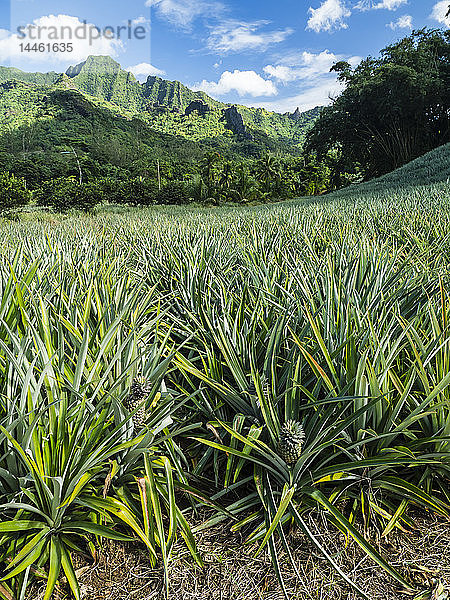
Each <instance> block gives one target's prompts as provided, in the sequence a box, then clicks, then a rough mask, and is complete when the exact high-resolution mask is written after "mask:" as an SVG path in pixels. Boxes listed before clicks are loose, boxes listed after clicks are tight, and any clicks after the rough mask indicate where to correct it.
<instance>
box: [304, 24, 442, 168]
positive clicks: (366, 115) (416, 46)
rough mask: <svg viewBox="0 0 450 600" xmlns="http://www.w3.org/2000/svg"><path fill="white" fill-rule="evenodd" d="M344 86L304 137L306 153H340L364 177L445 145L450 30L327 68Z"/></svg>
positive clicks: (423, 34)
mask: <svg viewBox="0 0 450 600" xmlns="http://www.w3.org/2000/svg"><path fill="white" fill-rule="evenodd" d="M331 70H332V71H336V72H337V73H338V74H339V80H340V81H342V82H343V83H345V84H346V87H345V89H344V91H343V92H342V93H341V95H340V96H338V97H337V98H336V99H335V100H334V101H333V103H332V105H331V106H329V107H326V108H325V109H323V111H322V113H321V116H320V118H319V119H318V121H317V122H316V124H315V125H314V127H313V128H312V130H311V131H310V133H309V135H308V139H307V150H312V151H316V152H317V153H318V155H319V156H325V155H326V154H327V153H328V152H329V151H330V150H336V149H337V150H339V151H340V152H341V153H342V155H343V156H345V158H346V160H347V161H350V162H352V163H353V164H359V165H360V166H361V168H362V171H363V173H364V174H365V176H366V177H367V178H369V177H373V176H376V175H382V174H383V173H386V172H388V171H391V170H392V169H394V168H396V167H399V166H401V165H403V164H404V163H406V162H408V161H410V160H412V159H414V158H416V157H417V156H420V155H421V154H424V153H425V152H427V151H429V150H432V149H433V148H435V147H437V146H439V145H441V144H444V143H446V142H448V141H450V31H448V30H447V31H442V30H429V29H422V30H420V31H414V32H412V34H411V35H410V36H408V37H405V38H404V39H402V40H400V41H399V42H397V43H395V44H392V45H390V46H387V47H386V48H384V49H383V50H382V51H381V53H380V57H379V58H372V57H368V58H366V59H365V60H363V61H362V62H361V63H360V64H359V65H358V66H357V67H356V68H355V69H352V67H351V66H350V64H349V63H346V62H343V61H341V62H338V63H336V64H335V65H334V66H333V67H332V69H331Z"/></svg>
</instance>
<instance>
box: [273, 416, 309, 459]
mask: <svg viewBox="0 0 450 600" xmlns="http://www.w3.org/2000/svg"><path fill="white" fill-rule="evenodd" d="M304 439H305V432H304V431H303V427H302V426H301V424H300V423H299V422H298V421H286V423H285V424H284V425H283V426H282V428H281V429H280V439H279V441H278V452H279V454H280V456H281V458H282V459H283V460H284V461H286V462H287V463H288V465H291V464H293V463H295V462H297V460H298V459H299V458H300V454H301V453H302V443H303V440H304Z"/></svg>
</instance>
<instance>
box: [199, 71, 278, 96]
mask: <svg viewBox="0 0 450 600" xmlns="http://www.w3.org/2000/svg"><path fill="white" fill-rule="evenodd" d="M193 89H194V90H201V91H203V92H206V93H207V94H210V95H211V96H224V95H226V94H229V93H230V92H237V93H238V94H239V96H253V97H255V98H256V97H260V96H276V95H277V93H278V91H277V88H276V87H275V84H274V83H273V82H272V81H269V80H267V79H264V78H263V77H261V75H258V73H255V71H239V69H235V70H234V71H233V72H231V71H224V72H223V73H222V75H221V76H220V79H219V81H217V82H215V81H206V80H205V79H204V80H203V81H202V82H201V83H198V84H196V85H195V86H194V88H193Z"/></svg>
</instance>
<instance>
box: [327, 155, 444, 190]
mask: <svg viewBox="0 0 450 600" xmlns="http://www.w3.org/2000/svg"><path fill="white" fill-rule="evenodd" d="M449 182H450V144H445V145H444V146H439V148H435V149H434V150H431V152H427V154H424V155H423V156H419V158H416V159H415V160H413V161H411V162H410V163H407V164H406V165H403V167H400V168H399V169H396V170H395V171H392V172H391V173H387V174H386V175H383V176H382V177H378V178H377V179H372V180H370V181H367V182H365V183H361V184H354V185H350V186H349V187H347V188H344V189H342V190H339V191H337V192H334V193H333V194H329V195H328V196H327V197H335V196H337V197H339V196H343V197H348V196H354V197H358V196H366V195H369V196H370V195H374V196H376V195H377V194H383V196H389V195H390V194H392V195H393V196H394V195H395V194H396V193H397V192H398V191H399V190H408V189H414V188H423V187H426V186H428V185H432V184H436V185H437V187H438V188H440V189H442V190H445V191H446V190H449V189H450V183H449Z"/></svg>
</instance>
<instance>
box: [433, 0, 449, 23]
mask: <svg viewBox="0 0 450 600" xmlns="http://www.w3.org/2000/svg"><path fill="white" fill-rule="evenodd" d="M448 8H449V2H448V0H442V2H438V3H437V4H435V5H434V6H433V10H432V11H431V15H430V17H431V18H432V19H434V20H435V21H437V22H438V23H441V24H442V25H446V26H447V27H450V16H448V17H447V16H446V15H447V12H448Z"/></svg>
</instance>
